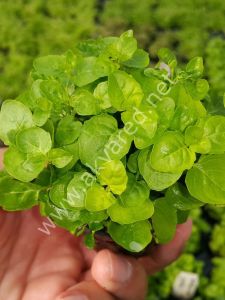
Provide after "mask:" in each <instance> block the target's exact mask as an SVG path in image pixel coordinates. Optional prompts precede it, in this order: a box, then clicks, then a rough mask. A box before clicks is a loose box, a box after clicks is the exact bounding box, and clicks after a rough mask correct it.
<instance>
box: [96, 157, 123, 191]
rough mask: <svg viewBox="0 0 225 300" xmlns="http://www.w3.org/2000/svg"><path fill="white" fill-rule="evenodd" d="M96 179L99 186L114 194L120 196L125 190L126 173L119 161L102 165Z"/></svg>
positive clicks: (111, 161)
mask: <svg viewBox="0 0 225 300" xmlns="http://www.w3.org/2000/svg"><path fill="white" fill-rule="evenodd" d="M98 179H99V181H100V183H101V185H107V186H108V187H109V189H110V190H111V192H112V193H114V194H117V195H120V194H122V192H123V191H124V190H125V189H126V185H127V173H126V170H125V167H124V165H123V163H122V162H121V161H119V160H110V161H108V162H105V163H103V164H102V165H101V167H100V168H99V174H98Z"/></svg>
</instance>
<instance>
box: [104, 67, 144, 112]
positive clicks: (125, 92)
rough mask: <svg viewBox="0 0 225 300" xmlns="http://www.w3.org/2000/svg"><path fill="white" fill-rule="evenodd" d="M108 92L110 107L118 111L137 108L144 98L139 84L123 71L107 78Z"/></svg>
mask: <svg viewBox="0 0 225 300" xmlns="http://www.w3.org/2000/svg"><path fill="white" fill-rule="evenodd" d="M108 92H109V97H110V102H111V103H112V106H113V107H114V108H116V109H117V110H118V111H123V110H126V109H129V108H132V107H133V106H137V107H138V106H139V105H140V103H141V100H142V99H143V96H144V94H143V92H142V89H141V87H140V85H139V83H138V82H137V81H136V80H135V79H134V78H133V77H132V76H131V75H128V74H127V73H126V72H123V71H116V72H114V73H112V74H111V75H110V76H109V81H108Z"/></svg>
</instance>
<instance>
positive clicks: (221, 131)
mask: <svg viewBox="0 0 225 300" xmlns="http://www.w3.org/2000/svg"><path fill="white" fill-rule="evenodd" d="M204 136H205V137H207V138H208V139H209V141H210V144H211V148H210V152H209V153H210V154H222V153H224V152H225V117H224V116H211V117H209V118H208V119H207V120H206V122H205V126H204Z"/></svg>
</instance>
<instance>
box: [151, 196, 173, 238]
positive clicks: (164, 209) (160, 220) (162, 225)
mask: <svg viewBox="0 0 225 300" xmlns="http://www.w3.org/2000/svg"><path fill="white" fill-rule="evenodd" d="M154 209H155V211H154V214H153V216H152V226H153V229H154V231H155V235H156V238H157V241H158V243H160V244H166V243H168V242H170V241H171V240H172V239H173V237H174V235H175V232H176V225H177V211H176V209H175V208H174V207H173V206H172V205H171V203H170V202H169V201H167V199H166V198H159V199H157V200H155V201H154Z"/></svg>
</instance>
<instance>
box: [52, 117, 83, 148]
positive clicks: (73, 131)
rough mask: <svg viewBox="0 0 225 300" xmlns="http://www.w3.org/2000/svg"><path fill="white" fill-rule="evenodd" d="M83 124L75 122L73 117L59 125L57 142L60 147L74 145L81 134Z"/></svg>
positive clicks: (65, 119) (56, 134)
mask: <svg viewBox="0 0 225 300" xmlns="http://www.w3.org/2000/svg"><path fill="white" fill-rule="evenodd" d="M81 127H82V124H81V122H79V121H75V120H74V118H73V116H66V117H64V118H63V119H61V120H60V122H59V123H58V126H57V129H56V133H55V140H56V143H57V145H58V146H65V145H69V144H72V143H73V142H75V140H77V139H78V137H79V135H80V133H81Z"/></svg>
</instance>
